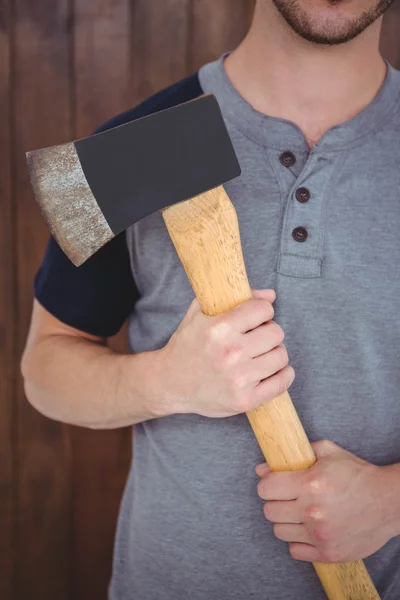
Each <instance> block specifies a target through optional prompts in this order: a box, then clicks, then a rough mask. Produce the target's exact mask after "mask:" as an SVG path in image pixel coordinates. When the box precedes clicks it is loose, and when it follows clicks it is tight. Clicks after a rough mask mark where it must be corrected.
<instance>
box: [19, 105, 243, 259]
mask: <svg viewBox="0 0 400 600" xmlns="http://www.w3.org/2000/svg"><path fill="white" fill-rule="evenodd" d="M27 163H28V169H29V174H30V179H31V183H32V187H33V191H34V194H35V197H36V200H37V202H38V204H39V206H40V208H41V211H42V214H43V216H44V218H45V219H46V221H47V223H48V225H49V228H50V230H51V232H52V234H53V236H54V237H55V239H56V240H57V242H58V244H59V245H60V247H61V248H62V250H63V251H64V252H65V254H66V255H67V256H68V257H69V258H70V260H71V261H72V262H73V263H74V264H75V265H76V266H79V265H80V264H82V263H83V262H85V261H86V260H87V259H88V258H89V257H90V256H92V255H93V254H94V253H95V252H97V250H99V249H100V248H101V247H102V246H104V244H106V243H107V242H108V241H110V240H111V239H112V238H113V237H114V236H116V235H117V234H118V233H120V232H121V231H123V230H125V229H127V228H128V227H130V226H131V225H132V224H133V223H136V222H137V221H140V220H141V219H143V218H145V217H147V216H149V215H151V214H152V213H154V212H155V211H157V210H161V209H163V208H166V207H168V206H171V205H173V204H176V203H177V202H182V201H185V200H188V199H190V198H193V197H194V196H197V195H199V194H202V193H203V192H206V191H208V190H210V189H212V188H215V187H217V186H219V185H221V184H223V183H225V182H226V181H229V180H231V179H233V178H235V177H237V176H238V175H240V166H239V163H238V160H237V157H236V154H235V151H234V149H233V146H232V142H231V140H230V137H229V134H228V132H227V129H226V126H225V123H224V120H223V117H222V114H221V111H220V108H219V105H218V102H217V100H216V98H215V97H214V96H213V95H206V96H201V97H200V98H198V99H196V100H191V101H189V102H185V103H184V104H181V105H179V106H177V107H174V108H169V109H166V110H163V111H160V112H158V113H155V114H153V115H150V116H147V117H143V118H141V119H138V120H136V121H132V122H130V123H127V124H125V125H120V126H118V127H115V128H113V129H110V130H108V131H105V132H102V133H98V134H96V135H92V136H89V137H86V138H83V139H80V140H77V141H75V142H69V143H67V144H62V145H59V146H52V147H49V148H43V149H41V150H34V151H31V152H28V153H27Z"/></svg>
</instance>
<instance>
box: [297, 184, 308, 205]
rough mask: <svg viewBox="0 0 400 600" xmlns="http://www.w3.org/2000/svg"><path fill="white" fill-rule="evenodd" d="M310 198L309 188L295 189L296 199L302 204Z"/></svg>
mask: <svg viewBox="0 0 400 600" xmlns="http://www.w3.org/2000/svg"><path fill="white" fill-rule="evenodd" d="M310 198H311V194H310V190H308V189H307V188H305V187H301V188H299V189H297V190H296V200H298V201H299V202H301V203H303V204H304V202H308V201H309V199H310Z"/></svg>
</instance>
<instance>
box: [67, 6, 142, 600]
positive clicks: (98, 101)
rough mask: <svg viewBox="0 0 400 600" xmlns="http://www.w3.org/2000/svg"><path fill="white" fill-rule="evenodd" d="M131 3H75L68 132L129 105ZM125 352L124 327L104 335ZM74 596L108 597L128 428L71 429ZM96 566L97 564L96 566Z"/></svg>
mask: <svg viewBox="0 0 400 600" xmlns="http://www.w3.org/2000/svg"><path fill="white" fill-rule="evenodd" d="M132 6H133V5H132V3H131V2H130V0H81V1H80V2H77V3H76V4H75V13H74V24H75V27H74V46H73V60H74V63H73V71H74V73H75V81H74V92H75V93H74V97H73V99H72V101H73V107H74V110H73V113H74V117H75V118H74V131H75V133H74V136H75V137H78V138H80V137H84V136H87V135H89V134H90V133H91V132H92V131H93V130H94V129H95V128H96V127H98V126H99V125H100V124H101V123H103V122H104V121H106V120H108V119H109V118H110V117H112V116H114V115H116V114H118V113H120V112H122V111H124V110H126V109H127V108H128V107H129V105H130V98H129V86H130V39H131V37H130V36H131V29H130V27H131V20H132V14H131V7H132ZM110 346H111V347H113V348H114V349H115V350H119V351H124V350H125V349H126V329H124V330H123V331H122V332H121V333H120V335H118V336H116V337H115V338H113V339H112V340H110ZM72 435H73V437H72V439H73V445H72V447H73V470H72V472H73V484H72V485H73V539H74V547H73V557H72V560H73V573H74V577H73V580H74V586H73V598H74V600H88V598H93V599H94V598H96V599H98V600H103V599H104V600H105V599H106V591H107V587H108V583H109V579H110V575H111V565H112V550H113V544H114V534H115V524H116V520H117V513H118V508H119V502H120V498H121V494H122V490H123V486H124V484H125V480H126V477H127V473H128V468H129V464H130V459H131V435H132V433H131V429H130V428H129V429H124V430H122V429H121V430H108V431H88V430H84V429H80V428H74V429H73V434H72ZM99 565H101V568H99Z"/></svg>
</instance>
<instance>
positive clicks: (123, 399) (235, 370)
mask: <svg viewBox="0 0 400 600" xmlns="http://www.w3.org/2000/svg"><path fill="white" fill-rule="evenodd" d="M254 294H255V296H256V297H254V298H252V299H250V300H247V301H246V302H243V303H242V304H241V305H239V306H237V307H235V308H233V309H232V310H230V311H227V312H226V313H224V314H223V315H220V316H216V317H208V316H206V315H204V314H203V313H202V312H201V309H200V305H199V303H198V301H197V300H194V301H193V302H192V304H191V306H190V307H189V310H188V312H187V313H186V315H185V317H184V318H183V320H182V322H181V323H180V325H179V327H178V329H177V330H176V332H175V333H174V334H173V335H172V336H171V338H170V340H169V342H168V343H167V345H166V346H165V347H164V348H162V349H161V350H156V351H153V352H142V353H139V354H128V355H123V354H117V353H115V352H113V351H112V350H111V349H109V348H108V347H107V345H106V341H105V339H104V338H102V337H98V336H94V335H91V334H88V333H84V332H82V331H80V330H78V329H74V328H72V327H70V326H68V325H65V324H64V323H63V322H62V321H60V320H59V319H57V318H55V317H54V316H52V315H51V314H50V313H49V312H48V311H47V310H45V309H44V308H43V307H42V306H41V305H40V304H39V302H37V301H36V300H35V303H34V310H33V316H32V324H31V329H30V332H29V336H28V341H27V344H26V348H25V352H24V355H23V358H22V373H23V376H24V380H25V391H26V395H27V397H28V400H29V401H30V402H31V404H32V405H33V406H34V407H35V408H36V409H37V410H39V411H40V412H41V413H43V414H44V415H46V416H48V417H50V418H52V419H56V420H58V421H63V422H65V423H71V424H74V425H81V426H83V427H91V428H99V429H100V428H102V429H106V428H114V427H122V426H125V425H133V424H135V423H139V422H141V421H145V420H148V419H152V418H155V417H162V416H167V415H169V414H175V413H197V414H200V415H203V416H206V417H225V416H230V415H233V414H238V413H241V412H247V411H248V410H252V409H253V408H255V407H256V406H258V405H260V404H261V403H263V402H265V401H267V400H271V399H272V398H275V397H276V396H277V395H279V394H281V393H283V392H284V391H285V390H286V389H287V388H288V387H289V386H290V384H291V383H292V381H293V378H294V372H293V369H292V368H291V367H289V366H288V356H287V352H286V348H285V347H284V346H283V344H282V340H283V331H282V329H281V328H280V327H279V326H278V325H277V324H276V323H274V322H273V321H270V319H271V317H272V316H273V312H274V311H273V307H272V304H271V301H273V299H274V298H275V294H274V292H272V291H270V290H265V291H259V292H254Z"/></svg>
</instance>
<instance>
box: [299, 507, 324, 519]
mask: <svg viewBox="0 0 400 600" xmlns="http://www.w3.org/2000/svg"><path fill="white" fill-rule="evenodd" d="M304 516H305V518H306V519H308V520H310V521H318V522H319V523H321V522H322V521H324V519H325V515H324V511H323V509H322V506H319V505H318V504H311V505H310V506H307V507H306V508H305V510H304Z"/></svg>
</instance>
